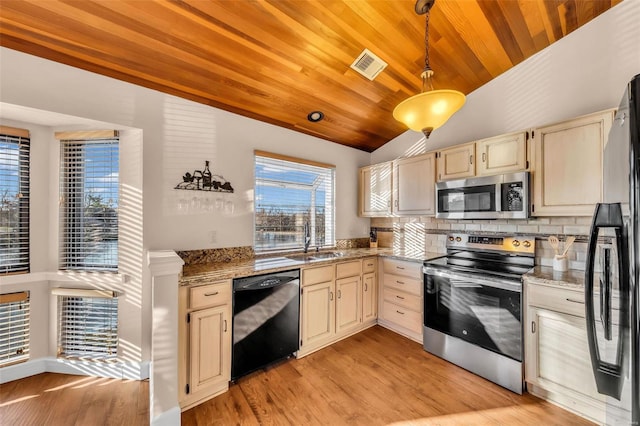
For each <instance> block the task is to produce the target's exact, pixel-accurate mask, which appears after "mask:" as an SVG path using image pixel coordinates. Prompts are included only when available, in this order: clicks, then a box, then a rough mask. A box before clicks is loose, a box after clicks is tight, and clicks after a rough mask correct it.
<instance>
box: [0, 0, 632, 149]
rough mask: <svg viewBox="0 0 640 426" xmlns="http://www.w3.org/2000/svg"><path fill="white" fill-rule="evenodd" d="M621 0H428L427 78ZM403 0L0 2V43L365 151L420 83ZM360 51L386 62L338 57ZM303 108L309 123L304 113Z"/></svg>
mask: <svg viewBox="0 0 640 426" xmlns="http://www.w3.org/2000/svg"><path fill="white" fill-rule="evenodd" d="M620 1H621V0H437V2H436V4H435V6H434V8H433V9H432V12H431V19H430V60H431V66H432V68H433V69H434V71H435V76H434V86H435V88H436V89H438V88H453V89H457V90H460V91H462V92H463V93H465V94H468V93H470V92H471V91H473V90H474V89H476V88H478V87H480V86H482V85H483V84H485V83H487V82H488V81H489V80H491V79H492V78H494V77H496V76H498V75H500V74H501V73H503V72H505V71H506V70H508V69H509V68H511V67H513V66H514V65H516V64H518V63H520V62H522V61H523V60H525V59H526V58H528V57H529V56H531V55H533V54H534V53H536V52H538V51H540V50H541V49H544V48H545V47H547V46H548V45H549V44H551V43H553V42H554V41H557V40H558V39H560V38H562V37H563V36H565V35H567V34H569V33H570V32H572V31H574V30H575V29H576V28H578V27H580V26H581V25H584V24H585V23H587V22H589V21H590V20H591V19H593V18H594V17H596V16H598V15H599V14H601V13H602V12H604V11H606V10H607V9H609V8H610V7H612V6H614V5H615V4H617V3H619V2H620ZM413 6H414V1H413V0H374V1H364V0H323V1H320V0H307V1H302V0H257V1H253V0H208V1H205V0H175V1H161V0H157V1H150V0H117V1H116V0H111V1H109V0H107V1H90V0H75V1H51V0H47V1H43V0H25V1H13V0H2V1H1V2H0V45H2V46H5V47H8V48H11V49H15V50H19V51H22V52H26V53H29V54H33V55H36V56H40V57H43V58H47V59H50V60H53V61H57V62H61V63H64V64H68V65H71V66H74V67H78V68H82V69H85V70H89V71H93V72H96V73H99V74H103V75H107V76H110V77H114V78H117V79H120V80H124V81H127V82H130V83H134V84H138V85H141V86H145V87H149V88H152V89H156V90H159V91H162V92H166V93H170V94H173V95H176V96H180V97H183V98H187V99H191V100H193V101H196V102H200V103H204V104H207V105H212V106H215V107H218V108H221V109H224V110H227V111H231V112H235V113H238V114H241V115H244V116H247V117H252V118H255V119H258V120H261V121H265V122H268V123H272V124H275V125H278V126H282V127H286V128H289V129H293V130H297V131H300V132H303V133H308V134H310V135H314V136H318V137H320V138H323V139H327V140H330V141H333V142H336V143H339V144H343V145H347V146H351V147H354V148H358V149H362V150H364V151H369V152H370V151H373V150H375V149H376V148H378V147H380V146H381V145H383V144H384V143H386V142H388V141H389V140H390V139H392V138H394V137H396V136H397V135H399V134H401V133H402V132H404V131H405V130H406V128H405V127H404V126H403V125H402V124H400V123H398V122H396V121H395V120H394V119H393V117H392V115H391V113H392V111H393V108H394V107H395V105H396V104H398V103H399V102H400V101H402V100H404V99H405V98H407V97H409V96H411V95H414V94H416V93H418V92H419V91H420V86H421V82H420V78H419V74H420V72H421V71H422V68H423V65H424V50H425V49H424V22H425V21H424V16H419V15H417V14H415V12H414V10H413ZM364 48H368V49H369V50H371V51H372V52H373V53H374V54H376V55H378V56H380V57H381V58H382V59H383V60H385V61H386V62H387V63H388V64H389V66H388V67H387V68H386V69H385V70H384V71H383V72H382V73H381V74H380V75H379V76H378V77H377V78H376V79H375V80H374V81H369V80H367V79H366V78H364V77H362V76H361V75H359V74H357V73H356V72H355V71H353V70H351V69H350V68H349V65H350V64H351V63H352V62H353V60H354V59H355V58H356V57H357V56H358V55H359V54H360V53H361V52H362V50H363V49H364ZM314 110H320V111H322V112H324V114H325V119H324V120H323V121H320V122H318V123H311V122H309V121H307V114H308V113H309V112H311V111H314Z"/></svg>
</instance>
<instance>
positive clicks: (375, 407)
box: [0, 326, 591, 426]
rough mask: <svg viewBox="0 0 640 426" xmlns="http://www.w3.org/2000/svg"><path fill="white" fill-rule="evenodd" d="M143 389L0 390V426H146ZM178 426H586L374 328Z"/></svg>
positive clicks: (233, 392) (253, 381)
mask: <svg viewBox="0 0 640 426" xmlns="http://www.w3.org/2000/svg"><path fill="white" fill-rule="evenodd" d="M148 419H149V387H148V382H146V381H144V382H137V381H126V380H113V379H102V378H96V377H84V376H70V375H64V374H50V373H46V374H39V375H37V376H32V377H28V378H26V379H22V380H16V381H14V382H9V383H6V384H4V385H0V424H1V425H3V426H4V425H21V426H22V425H38V426H40V425H46V426H56V425H64V426H71V425H78V426H79V425H82V426H85V425H90V426H93V425H146V424H148V422H149V421H148ZM182 424H183V425H346V424H349V425H393V426H417V425H420V426H424V425H545V426H547V425H563V426H564V425H589V424H591V423H589V422H588V421H586V420H584V419H582V418H580V417H578V416H575V415H573V414H571V413H569V412H567V411H564V410H562V409H561V408H558V407H556V406H554V405H552V404H549V403H547V402H545V401H542V400H540V399H538V398H535V397H533V396H531V395H523V396H520V395H516V394H514V393H512V392H509V391H507V390H505V389H503V388H501V387H499V386H497V385H494V384H493V383H490V382H488V381H486V380H484V379H482V378H480V377H478V376H475V375H473V374H471V373H468V372H467V371H465V370H462V369H461V368H459V367H456V366H455V365H453V364H450V363H448V362H446V361H443V360H442V359H440V358H437V357H435V356H432V355H430V354H428V353H427V352H425V351H424V350H423V349H422V347H421V346H420V345H419V344H417V343H415V342H413V341H410V340H408V339H405V338H404V337H401V336H399V335H397V334H395V333H393V332H391V331H389V330H386V329H384V328H382V327H378V326H376V327H373V328H370V329H368V330H365V331H363V332H361V333H359V334H356V335H355V336H352V337H350V338H348V339H346V340H343V341H341V342H338V343H336V344H334V345H332V346H330V347H328V348H325V349H323V350H321V351H318V352H316V353H313V354H311V355H309V356H307V357H305V358H302V359H298V360H295V359H294V360H289V361H287V362H284V363H281V364H279V365H277V366H275V367H273V368H271V369H269V370H267V371H261V372H257V373H255V374H252V375H250V376H247V377H245V378H243V379H241V380H240V381H239V382H238V383H237V384H235V385H232V386H231V387H230V389H229V392H227V393H225V394H223V395H220V396H218V397H217V398H214V399H212V400H210V401H208V402H206V403H204V404H201V405H199V406H197V407H195V408H192V409H191V410H188V411H185V412H184V413H182Z"/></svg>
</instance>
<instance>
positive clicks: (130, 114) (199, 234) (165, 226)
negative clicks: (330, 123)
mask: <svg viewBox="0 0 640 426" xmlns="http://www.w3.org/2000/svg"><path fill="white" fill-rule="evenodd" d="M0 63H1V65H0V72H1V74H2V79H0V101H2V102H6V103H9V104H16V105H23V106H27V107H31V108H36V109H40V110H45V111H55V112H59V113H63V114H68V115H72V116H78V117H84V118H90V119H94V120H99V121H103V122H109V123H114V124H117V125H122V126H127V127H134V128H138V129H141V130H142V131H143V135H144V158H143V161H144V191H143V192H144V211H145V217H144V239H145V247H146V248H149V249H178V250H188V249H200V248H213V247H231V246H244V245H247V246H250V245H252V244H253V234H252V229H253V214H252V210H251V208H252V205H251V200H252V188H253V150H254V149H262V150H267V151H272V152H276V153H284V154H288V155H293V156H299V157H302V158H307V159H311V160H315V161H320V162H325V163H330V164H335V165H336V210H337V211H336V238H338V239H343V238H356V237H366V236H367V235H368V227H369V221H368V220H367V219H363V218H358V217H357V214H356V212H357V168H358V167H360V166H363V165H366V164H369V160H370V155H369V154H368V153H366V152H362V151H358V150H355V149H352V148H348V147H344V146H341V145H338V144H334V143H330V142H327V141H324V140H321V139H318V138H315V137H312V136H308V135H305V134H302V133H298V132H294V131H291V130H287V129H283V128H280V127H276V126H272V125H269V124H265V123H261V122H259V121H256V120H252V119H248V118H245V117H241V116H238V115H236V114H231V113H228V112H226V111H222V110H219V109H216V108H212V107H209V106H206V105H201V104H197V103H194V102H191V101H187V100H183V99H180V98H176V97H174V96H170V95H166V94H163V93H160V92H157V91H154V90H150V89H146V88H143V87H139V86H135V85H131V84H128V83H123V82H121V81H117V80H114V79H111V78H108V77H104V76H100V75H97V74H93V73H90V72H87V71H83V70H80V69H76V68H72V67H68V66H65V65H62V64H58V63H54V62H51V61H47V60H44V59H41V58H37V57H34V56H30V55H26V54H23V53H20V52H17V51H14V50H10V49H6V48H1V49H0ZM205 160H210V161H211V166H212V167H211V170H212V172H213V173H217V174H221V175H223V176H224V177H225V179H227V180H228V181H230V182H231V184H232V185H233V187H234V189H235V193H234V194H233V195H231V196H226V197H225V201H231V202H232V203H233V206H234V211H233V213H225V212H224V211H223V212H218V211H216V210H215V209H214V210H213V211H207V209H206V208H205V207H203V204H205V203H206V202H209V203H210V204H213V203H214V202H215V198H216V197H217V196H218V195H215V194H209V195H208V196H205V194H199V193H195V192H192V191H176V190H173V189H172V188H173V187H174V186H175V185H176V184H177V183H178V182H180V181H181V177H182V175H183V174H184V173H185V172H186V171H191V172H192V171H193V170H194V169H202V167H204V161H205ZM193 197H198V198H199V200H195V201H194V200H193ZM180 200H183V201H186V202H187V204H188V208H183V209H180V206H183V205H184V203H180ZM192 201H194V202H192ZM197 203H199V204H200V207H194V206H195V205H196V204H197ZM183 207H184V206H183ZM211 231H215V241H214V242H212V238H211Z"/></svg>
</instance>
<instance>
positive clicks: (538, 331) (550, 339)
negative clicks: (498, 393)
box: [525, 306, 604, 400]
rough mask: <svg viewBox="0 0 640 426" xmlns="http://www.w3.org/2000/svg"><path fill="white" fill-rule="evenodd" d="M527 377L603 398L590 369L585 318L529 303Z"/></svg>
mask: <svg viewBox="0 0 640 426" xmlns="http://www.w3.org/2000/svg"><path fill="white" fill-rule="evenodd" d="M528 319H529V321H528V324H527V327H526V335H527V336H526V347H527V354H526V362H525V366H526V380H527V381H528V382H530V383H533V384H536V385H538V386H541V387H543V388H545V389H548V390H556V391H562V389H570V390H571V391H574V392H579V393H581V394H583V395H587V396H589V397H591V398H593V399H596V400H603V398H604V397H603V396H602V395H600V394H599V393H598V391H597V389H596V383H595V379H594V377H593V372H592V369H591V357H590V355H589V347H588V343H587V331H586V325H585V320H584V318H580V317H576V316H573V315H567V314H562V313H559V312H554V311H548V310H546V309H540V308H534V307H531V306H530V307H529V312H528Z"/></svg>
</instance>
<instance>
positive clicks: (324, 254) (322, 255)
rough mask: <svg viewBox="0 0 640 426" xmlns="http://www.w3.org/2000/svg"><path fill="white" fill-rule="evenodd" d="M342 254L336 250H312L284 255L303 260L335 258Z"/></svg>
mask: <svg viewBox="0 0 640 426" xmlns="http://www.w3.org/2000/svg"><path fill="white" fill-rule="evenodd" d="M342 256H344V254H342V253H340V252H338V251H321V252H314V253H304V254H295V255H291V256H286V257H287V259H293V260H303V261H305V260H324V259H335V258H338V257H342Z"/></svg>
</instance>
